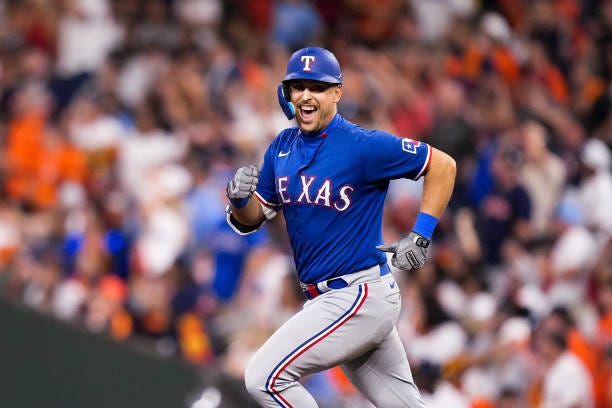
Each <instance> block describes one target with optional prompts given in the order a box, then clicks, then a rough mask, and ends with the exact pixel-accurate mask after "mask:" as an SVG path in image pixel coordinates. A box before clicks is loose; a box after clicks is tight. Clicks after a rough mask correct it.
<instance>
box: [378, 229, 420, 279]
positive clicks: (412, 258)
mask: <svg viewBox="0 0 612 408" xmlns="http://www.w3.org/2000/svg"><path fill="white" fill-rule="evenodd" d="M428 247H429V240H428V239H427V238H424V237H422V236H420V235H419V234H417V233H416V232H411V233H410V234H408V236H407V237H406V238H402V239H400V240H399V241H398V242H395V243H393V244H389V245H379V246H377V247H376V249H378V250H380V251H383V252H391V253H393V257H392V258H391V265H393V266H395V267H396V268H399V269H401V270H403V271H407V272H410V271H415V270H417V269H419V268H420V267H422V266H423V265H425V261H426V260H427V248H428Z"/></svg>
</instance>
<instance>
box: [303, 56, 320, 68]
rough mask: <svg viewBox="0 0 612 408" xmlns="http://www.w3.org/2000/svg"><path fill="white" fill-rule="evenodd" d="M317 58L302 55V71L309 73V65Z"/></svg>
mask: <svg viewBox="0 0 612 408" xmlns="http://www.w3.org/2000/svg"><path fill="white" fill-rule="evenodd" d="M316 60H317V58H316V57H315V56H314V55H302V58H301V59H300V61H302V62H303V63H304V69H303V71H310V70H311V69H310V64H311V63H313V62H315V61H316Z"/></svg>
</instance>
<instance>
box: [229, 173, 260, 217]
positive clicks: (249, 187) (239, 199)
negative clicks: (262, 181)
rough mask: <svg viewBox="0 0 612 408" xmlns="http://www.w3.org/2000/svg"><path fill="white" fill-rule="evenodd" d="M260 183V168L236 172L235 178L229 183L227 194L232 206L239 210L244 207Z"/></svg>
mask: <svg viewBox="0 0 612 408" xmlns="http://www.w3.org/2000/svg"><path fill="white" fill-rule="evenodd" d="M258 182H259V168H258V167H257V166H255V165H253V164H252V165H250V166H247V167H241V168H239V169H238V170H236V174H235V175H234V178H233V179H232V180H231V181H230V182H229V183H227V187H226V189H225V193H226V194H227V198H228V199H229V200H230V202H231V203H232V205H233V206H234V207H237V208H242V207H244V206H245V205H246V204H247V203H248V202H249V198H250V197H251V196H252V195H253V192H254V191H255V189H256V188H257V183H258Z"/></svg>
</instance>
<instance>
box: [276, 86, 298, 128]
mask: <svg viewBox="0 0 612 408" xmlns="http://www.w3.org/2000/svg"><path fill="white" fill-rule="evenodd" d="M276 94H277V96H278V104H279V105H280V107H281V109H282V110H283V113H284V114H285V116H287V119H289V120H291V119H293V118H294V117H295V106H294V105H293V103H291V102H290V101H291V90H290V89H289V85H288V84H284V83H283V84H281V85H279V86H278V88H277V90H276Z"/></svg>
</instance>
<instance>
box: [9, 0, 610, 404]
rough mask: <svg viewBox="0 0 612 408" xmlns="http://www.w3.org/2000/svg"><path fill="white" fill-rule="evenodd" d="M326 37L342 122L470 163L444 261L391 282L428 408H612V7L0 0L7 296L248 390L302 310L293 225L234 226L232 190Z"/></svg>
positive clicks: (462, 171) (340, 395)
mask: <svg viewBox="0 0 612 408" xmlns="http://www.w3.org/2000/svg"><path fill="white" fill-rule="evenodd" d="M306 45H318V46H324V47H327V48H329V49H330V50H332V51H333V52H334V53H335V54H336V56H337V57H338V59H339V61H340V63H341V66H342V69H343V76H344V87H343V88H344V91H343V98H342V100H341V102H340V105H339V110H340V112H341V113H342V114H343V115H344V116H345V117H346V118H347V119H349V120H351V121H354V122H356V123H358V124H360V125H362V126H364V127H371V128H378V129H381V130H386V131H389V132H392V133H394V134H396V135H398V136H401V137H410V138H412V139H416V140H422V141H425V142H427V143H430V144H431V145H433V146H435V147H437V148H439V149H441V150H443V151H445V152H447V153H449V154H450V155H451V156H453V157H454V158H455V160H456V161H457V163H458V177H457V182H456V187H455V191H454V194H453V197H452V199H451V203H450V205H449V209H448V211H446V213H445V215H444V217H443V218H442V219H441V220H440V224H439V226H438V228H437V230H436V234H435V235H434V245H433V249H432V251H431V260H430V262H429V263H428V264H427V265H426V266H425V267H424V268H422V269H421V270H419V271H418V272H416V273H414V274H412V275H407V274H404V273H402V272H401V271H398V270H394V274H395V276H396V278H397V279H398V281H399V282H400V284H401V286H402V290H403V313H402V317H401V319H400V322H399V328H400V332H401V336H402V339H403V341H404V344H405V347H406V351H407V353H408V356H409V359H410V361H411V364H412V368H413V374H414V376H415V380H416V382H417V384H418V385H419V387H420V388H421V391H422V393H423V395H424V398H425V399H426V401H427V402H428V404H429V405H428V406H429V407H432V408H438V407H457V408H461V407H471V408H477V407H554V408H562V407H584V408H588V407H597V408H599V407H601V408H604V407H611V406H612V175H611V152H612V151H611V148H612V113H611V112H612V109H611V102H612V87H611V82H610V79H611V76H612V1H610V0H600V1H597V0H582V1H578V0H534V1H514V0H497V1H484V2H479V1H476V0H435V1H428V0H338V1H325V0H320V1H305V0H276V1H275V0H260V1H247V0H225V1H221V0H58V1H46V0H0V141H1V143H2V149H1V155H0V186H1V188H2V195H1V196H0V295H1V296H3V297H5V298H9V299H12V300H15V301H18V302H22V303H23V304H25V305H27V306H28V307H31V308H34V309H37V310H39V311H41V312H43V313H47V314H50V315H52V316H55V317H56V318H58V319H62V320H66V321H69V322H73V323H74V324H77V325H79V326H82V327H84V328H86V329H87V330H91V331H93V332H97V333H100V334H101V335H106V336H110V337H112V338H114V339H116V340H117V341H128V340H129V339H130V338H135V337H138V338H146V339H150V340H151V341H152V342H153V344H154V345H155V349H156V350H157V352H158V353H159V354H160V355H162V356H167V357H173V356H174V357H180V358H183V359H185V360H186V361H189V362H191V363H193V364H195V365H201V366H202V367H212V366H214V367H217V368H218V369H219V370H222V371H223V372H224V373H226V374H227V375H229V376H232V377H235V378H236V379H240V378H241V377H242V374H243V370H244V367H245V364H246V362H247V361H248V358H249V356H250V355H251V353H253V351H254V350H255V349H257V347H258V346H259V345H260V344H261V343H262V342H263V341H264V340H265V339H266V338H267V337H268V336H269V335H270V334H271V333H272V332H273V331H274V329H275V328H276V327H278V326H279V325H280V324H281V323H282V322H283V321H284V320H285V319H287V318H288V317H289V316H290V315H291V314H293V313H294V312H295V311H296V310H298V309H299V308H300V307H301V305H302V304H303V302H304V301H305V298H304V296H303V294H302V293H301V291H300V289H299V286H298V284H297V281H296V277H295V274H294V269H293V264H292V260H291V251H290V247H289V246H288V242H287V239H286V236H285V234H284V232H283V225H282V223H283V221H282V219H277V220H275V221H274V222H272V223H269V224H267V225H266V226H265V227H264V228H263V229H262V230H260V231H258V232H257V233H255V234H253V235H250V236H246V237H243V236H238V235H236V234H235V233H233V231H232V230H231V229H230V228H229V227H228V226H227V225H226V223H225V213H224V207H225V203H226V199H225V192H224V189H225V184H226V183H227V181H228V180H229V179H230V178H231V177H232V175H233V173H234V171H235V169H236V168H237V167H240V166H243V165H247V164H251V163H261V162H262V158H263V152H264V150H265V148H266V147H267V144H268V142H270V141H271V140H272V138H274V137H275V136H276V134H277V133H278V132H279V131H280V130H281V129H283V128H284V127H287V126H290V125H292V124H291V123H290V122H288V121H287V120H286V118H285V117H284V115H283V113H282V111H281V110H280V109H279V107H278V104H277V100H276V94H275V91H276V87H277V85H278V83H279V81H280V80H281V79H282V78H283V76H284V69H285V64H286V62H287V59H288V57H289V55H290V54H291V52H292V51H293V50H295V49H297V48H300V47H303V46H306ZM420 188H421V185H420V184H419V183H412V182H407V181H406V182H404V181H397V182H394V183H393V184H392V188H391V190H390V192H389V196H388V199H387V202H386V207H385V218H384V220H385V225H384V238H385V242H393V241H395V240H397V239H398V237H400V236H401V235H404V234H406V233H407V232H408V231H409V230H410V228H411V226H412V223H413V222H414V219H415V217H416V214H417V213H418V210H419V197H420ZM278 218H282V217H278ZM304 382H305V386H307V388H309V389H310V390H311V391H312V392H313V394H314V395H315V397H316V398H317V400H318V401H319V403H320V406H321V407H368V406H370V405H368V403H366V402H365V401H363V399H362V398H361V397H360V396H359V394H358V393H357V392H356V390H355V389H354V388H353V387H352V386H351V385H350V383H348V381H347V380H346V378H345V377H344V376H343V374H342V373H341V371H340V370H339V369H332V370H329V371H327V372H324V373H320V374H316V375H312V376H310V377H308V378H306V379H305V380H304Z"/></svg>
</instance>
